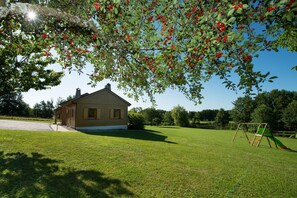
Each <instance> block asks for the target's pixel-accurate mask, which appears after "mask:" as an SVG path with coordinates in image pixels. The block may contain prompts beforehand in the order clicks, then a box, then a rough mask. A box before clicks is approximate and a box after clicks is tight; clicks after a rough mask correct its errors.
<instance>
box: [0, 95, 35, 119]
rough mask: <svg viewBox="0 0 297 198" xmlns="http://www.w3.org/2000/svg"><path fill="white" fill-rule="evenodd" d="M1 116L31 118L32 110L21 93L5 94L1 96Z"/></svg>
mask: <svg viewBox="0 0 297 198" xmlns="http://www.w3.org/2000/svg"><path fill="white" fill-rule="evenodd" d="M0 115H7V116H30V115H31V109H30V107H29V105H28V104H26V103H25V102H24V101H23V96H22V94H21V93H11V94H4V95H1V96H0Z"/></svg>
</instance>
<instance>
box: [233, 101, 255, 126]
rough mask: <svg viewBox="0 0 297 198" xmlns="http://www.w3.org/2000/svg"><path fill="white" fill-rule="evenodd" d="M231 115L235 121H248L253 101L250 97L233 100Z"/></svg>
mask: <svg viewBox="0 0 297 198" xmlns="http://www.w3.org/2000/svg"><path fill="white" fill-rule="evenodd" d="M233 105H234V107H233V109H232V110H231V117H232V120H233V121H234V122H235V123H241V122H250V121H251V114H252V112H253V111H254V108H255V107H254V101H253V99H252V98H251V97H249V96H246V97H239V98H237V99H236V100H235V101H234V102H233Z"/></svg>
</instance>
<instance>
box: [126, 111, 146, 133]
mask: <svg viewBox="0 0 297 198" xmlns="http://www.w3.org/2000/svg"><path fill="white" fill-rule="evenodd" d="M128 120H129V122H128V128H129V129H139V130H142V129H144V117H143V116H142V115H141V114H140V113H130V112H129V113H128Z"/></svg>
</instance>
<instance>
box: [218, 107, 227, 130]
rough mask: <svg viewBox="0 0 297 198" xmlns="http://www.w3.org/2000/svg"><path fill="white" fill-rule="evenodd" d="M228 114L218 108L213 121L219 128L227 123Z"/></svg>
mask: <svg viewBox="0 0 297 198" xmlns="http://www.w3.org/2000/svg"><path fill="white" fill-rule="evenodd" d="M229 117H230V116H229V114H228V112H227V111H225V110H224V109H220V110H219V112H218V113H217V115H216V118H215V123H216V125H217V126H218V127H219V128H224V127H225V126H226V125H227V124H228V123H229V120H230V119H229Z"/></svg>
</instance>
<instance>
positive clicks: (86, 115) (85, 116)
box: [84, 108, 88, 120]
mask: <svg viewBox="0 0 297 198" xmlns="http://www.w3.org/2000/svg"><path fill="white" fill-rule="evenodd" d="M84 119H85V120H86V119H88V108H84Z"/></svg>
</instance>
